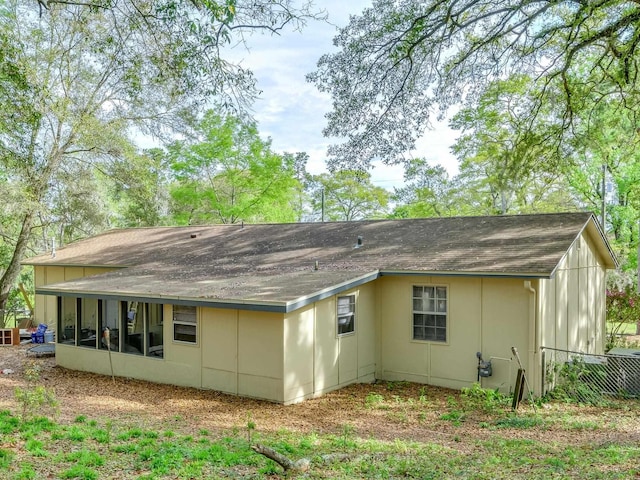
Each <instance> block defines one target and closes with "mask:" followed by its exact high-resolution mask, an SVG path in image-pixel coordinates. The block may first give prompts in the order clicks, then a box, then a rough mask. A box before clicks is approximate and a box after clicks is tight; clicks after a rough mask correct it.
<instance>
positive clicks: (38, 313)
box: [33, 266, 116, 327]
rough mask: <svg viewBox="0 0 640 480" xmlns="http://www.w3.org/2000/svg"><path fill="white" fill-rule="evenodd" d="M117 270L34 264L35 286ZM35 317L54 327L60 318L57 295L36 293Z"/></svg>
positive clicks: (40, 321)
mask: <svg viewBox="0 0 640 480" xmlns="http://www.w3.org/2000/svg"><path fill="white" fill-rule="evenodd" d="M112 270H116V269H113V268H95V267H74V268H70V267H66V268H65V267H43V266H34V268H33V276H34V284H35V287H36V288H38V287H41V286H43V285H51V284H54V283H60V282H65V281H68V280H74V279H76V278H82V277H89V276H91V275H100V274H101V273H106V272H110V271H112ZM34 308H35V312H34V318H35V321H36V323H37V324H39V323H46V324H47V325H49V326H51V327H54V326H55V325H56V320H57V318H58V303H57V300H56V297H54V296H52V295H36V298H35V306H34Z"/></svg>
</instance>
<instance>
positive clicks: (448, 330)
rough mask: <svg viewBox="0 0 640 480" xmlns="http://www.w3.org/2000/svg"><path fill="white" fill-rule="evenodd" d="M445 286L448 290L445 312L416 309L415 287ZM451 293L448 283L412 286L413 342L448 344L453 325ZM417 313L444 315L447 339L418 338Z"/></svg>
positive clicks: (435, 287) (411, 323) (446, 290)
mask: <svg viewBox="0 0 640 480" xmlns="http://www.w3.org/2000/svg"><path fill="white" fill-rule="evenodd" d="M416 287H417V288H423V289H424V288H434V289H437V288H444V289H445V292H446V310H445V312H444V313H443V312H439V311H437V308H436V311H428V310H424V311H417V310H415V309H414V305H413V303H414V300H415V299H416V297H415V296H414V293H413V291H414V288H416ZM450 297H451V295H450V288H449V285H446V284H431V283H429V284H413V285H412V286H411V322H410V328H411V341H412V342H419V343H434V344H436V345H448V344H449V342H450V336H451V325H450V318H449V316H450V311H449V303H450V301H451V298H450ZM416 314H427V315H437V316H444V319H445V326H444V334H445V339H444V340H436V339H429V338H416V336H415V315H416ZM434 328H436V329H438V328H440V329H442V328H443V327H437V326H435V327H434Z"/></svg>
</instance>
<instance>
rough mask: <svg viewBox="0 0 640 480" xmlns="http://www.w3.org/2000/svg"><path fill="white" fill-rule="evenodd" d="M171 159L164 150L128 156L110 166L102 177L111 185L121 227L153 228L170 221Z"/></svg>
mask: <svg viewBox="0 0 640 480" xmlns="http://www.w3.org/2000/svg"><path fill="white" fill-rule="evenodd" d="M168 163H169V159H168V158H167V154H166V152H165V151H164V150H163V149H161V148H152V149H149V150H145V151H143V152H141V153H138V152H133V153H131V154H127V155H126V156H125V157H124V158H123V159H118V160H117V161H115V162H112V163H111V165H109V166H108V168H107V170H106V171H105V172H104V173H103V175H102V178H104V179H105V181H106V182H107V184H108V185H109V189H108V191H107V192H106V196H107V197H108V198H109V199H110V200H111V201H112V202H113V205H112V209H113V210H114V211H116V212H117V214H116V215H117V216H116V218H115V219H113V220H112V222H113V223H114V224H115V225H116V226H118V227H152V226H156V225H161V224H163V223H165V222H166V221H167V216H168V208H169V165H168Z"/></svg>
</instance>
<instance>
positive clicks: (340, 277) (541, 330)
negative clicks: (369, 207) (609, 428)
mask: <svg viewBox="0 0 640 480" xmlns="http://www.w3.org/2000/svg"><path fill="white" fill-rule="evenodd" d="M25 263H26V264H28V265H33V267H34V270H35V284H36V308H35V310H36V311H35V315H36V319H37V321H38V322H40V323H47V324H50V325H57V329H56V330H57V342H58V343H57V346H56V360H57V363H58V364H59V365H61V366H63V367H66V368H70V369H76V370H86V371H92V372H96V373H100V374H107V375H108V374H110V373H111V366H110V365H112V368H113V371H114V373H115V375H117V376H124V377H133V378H138V379H144V380H150V381H153V382H159V383H169V384H176V385H183V386H190V387H196V388H203V389H214V390H218V391H222V392H227V393H231V394H236V395H242V396H247V397H255V398H262V399H267V400H270V401H274V402H281V403H285V404H289V403H293V402H298V401H301V400H304V399H307V398H311V397H315V396H318V395H321V394H323V393H325V392H328V391H330V390H334V389H337V388H340V387H343V386H345V385H348V384H351V383H354V382H371V381H373V380H375V379H380V380H388V381H398V380H408V381H412V382H421V383H425V384H432V385H439V386H445V387H451V388H460V387H465V386H469V385H471V384H472V383H473V382H475V381H476V379H477V374H478V369H477V365H478V358H477V356H476V352H480V353H481V354H482V356H483V358H484V359H485V360H488V359H491V360H492V367H493V368H492V375H491V376H489V377H486V378H482V379H481V380H482V385H483V386H484V387H485V388H501V389H502V390H505V391H509V389H512V388H513V384H514V379H515V375H516V373H517V368H518V365H517V364H516V363H515V361H514V359H513V358H512V350H511V348H512V347H516V348H517V350H518V352H519V353H520V358H521V360H522V363H523V365H524V367H525V369H526V371H527V374H528V378H529V383H530V385H531V386H532V388H533V389H534V390H535V393H536V394H541V393H542V392H543V391H544V385H543V375H542V372H543V371H544V366H543V365H542V360H541V354H540V347H541V346H546V347H551V348H559V349H568V350H574V351H581V352H588V353H603V349H604V342H605V273H606V270H607V269H612V268H615V267H616V260H615V258H614V256H613V254H612V252H611V250H610V248H609V245H608V243H607V241H606V239H605V236H604V235H603V233H602V230H601V229H600V227H599V225H598V223H597V221H596V219H595V218H594V217H593V216H592V215H591V214H589V213H559V214H544V215H521V216H495V217H459V218H425V219H407V220H376V221H360V222H336V223H298V224H282V225H275V224H274V225H237V224H236V225H215V226H199V227H158V228H132V229H124V230H113V231H108V232H106V233H103V234H100V235H97V236H95V237H91V238H87V239H84V240H80V241H77V242H74V243H72V244H69V245H68V246H65V247H64V248H60V249H58V250H57V252H55V254H51V253H47V254H43V255H39V256H37V257H34V258H31V259H29V260H28V261H26V262H25ZM106 328H108V329H109V331H108V333H104V331H105V329H106ZM109 350H110V351H109ZM110 362H111V363H110Z"/></svg>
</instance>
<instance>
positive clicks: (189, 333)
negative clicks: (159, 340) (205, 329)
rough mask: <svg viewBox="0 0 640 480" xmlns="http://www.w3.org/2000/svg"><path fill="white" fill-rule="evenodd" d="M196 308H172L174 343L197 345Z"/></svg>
mask: <svg viewBox="0 0 640 480" xmlns="http://www.w3.org/2000/svg"><path fill="white" fill-rule="evenodd" d="M197 326H198V323H197V315H196V307H188V306H184V305H174V306H173V339H174V340H175V341H176V342H187V343H197Z"/></svg>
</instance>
